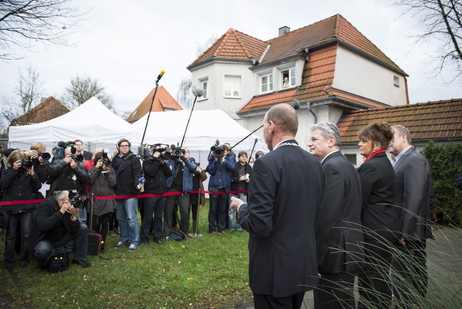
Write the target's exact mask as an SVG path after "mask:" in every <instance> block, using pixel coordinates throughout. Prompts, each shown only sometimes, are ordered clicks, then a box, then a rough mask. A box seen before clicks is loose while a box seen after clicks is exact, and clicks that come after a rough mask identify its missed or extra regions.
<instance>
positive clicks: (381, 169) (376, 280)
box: [358, 122, 400, 308]
mask: <svg viewBox="0 0 462 309" xmlns="http://www.w3.org/2000/svg"><path fill="white" fill-rule="evenodd" d="M358 137H359V139H360V142H359V144H358V145H359V149H360V154H361V155H362V156H363V157H364V163H363V164H362V165H361V166H360V167H359V168H358V173H359V176H360V178H361V189H362V211H361V222H362V225H363V233H364V255H365V257H364V259H365V260H364V265H363V266H362V268H361V270H360V272H359V274H358V278H359V292H360V303H359V308H370V307H371V306H372V307H375V308H388V307H390V305H391V304H390V301H391V288H390V279H389V276H388V273H389V270H390V263H391V257H392V250H393V248H394V246H395V245H396V244H397V241H398V239H399V237H400V233H399V230H400V221H399V217H398V208H397V207H394V206H393V202H394V198H395V187H394V184H395V172H394V170H393V166H392V165H391V162H390V160H389V159H388V157H387V155H386V153H385V151H386V149H387V148H388V146H389V144H390V141H391V140H392V139H393V132H392V130H391V127H390V125H388V124H387V123H383V122H378V123H373V124H371V125H369V126H368V127H366V128H365V129H363V130H362V131H361V132H360V133H359V134H358Z"/></svg>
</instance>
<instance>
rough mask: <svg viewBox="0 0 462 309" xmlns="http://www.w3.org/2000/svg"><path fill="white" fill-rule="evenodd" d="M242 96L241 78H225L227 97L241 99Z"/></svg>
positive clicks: (227, 76) (228, 76)
mask: <svg viewBox="0 0 462 309" xmlns="http://www.w3.org/2000/svg"><path fill="white" fill-rule="evenodd" d="M240 96H241V77H240V76H230V75H226V76H225V97H230V98H239V97H240Z"/></svg>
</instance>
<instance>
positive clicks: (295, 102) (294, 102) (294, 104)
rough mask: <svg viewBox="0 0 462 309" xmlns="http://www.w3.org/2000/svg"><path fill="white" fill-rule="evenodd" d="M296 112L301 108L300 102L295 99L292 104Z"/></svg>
mask: <svg viewBox="0 0 462 309" xmlns="http://www.w3.org/2000/svg"><path fill="white" fill-rule="evenodd" d="M290 106H292V107H293V108H294V109H295V110H297V109H299V108H300V102H299V101H298V100H297V99H293V101H292V103H291V104H290Z"/></svg>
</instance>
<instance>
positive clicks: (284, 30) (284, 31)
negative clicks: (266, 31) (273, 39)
mask: <svg viewBox="0 0 462 309" xmlns="http://www.w3.org/2000/svg"><path fill="white" fill-rule="evenodd" d="M289 32H290V28H289V27H287V26H283V27H281V28H279V36H281V35H284V34H286V33H289Z"/></svg>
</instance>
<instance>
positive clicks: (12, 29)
mask: <svg viewBox="0 0 462 309" xmlns="http://www.w3.org/2000/svg"><path fill="white" fill-rule="evenodd" d="M70 2H72V0H40V1H39V0H3V1H0V59H3V60H12V59H15V58H18V57H17V56H16V53H17V51H16V52H13V51H12V50H13V49H14V48H15V47H19V48H20V49H25V50H31V49H32V47H33V46H34V45H35V43H37V42H40V43H43V44H50V43H51V44H58V45H68V43H67V41H66V39H65V37H66V35H68V34H69V33H70V29H72V28H73V27H74V26H75V25H76V24H77V23H78V21H79V20H80V18H81V17H82V15H78V13H77V9H76V8H74V7H71V6H69V3H70Z"/></svg>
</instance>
